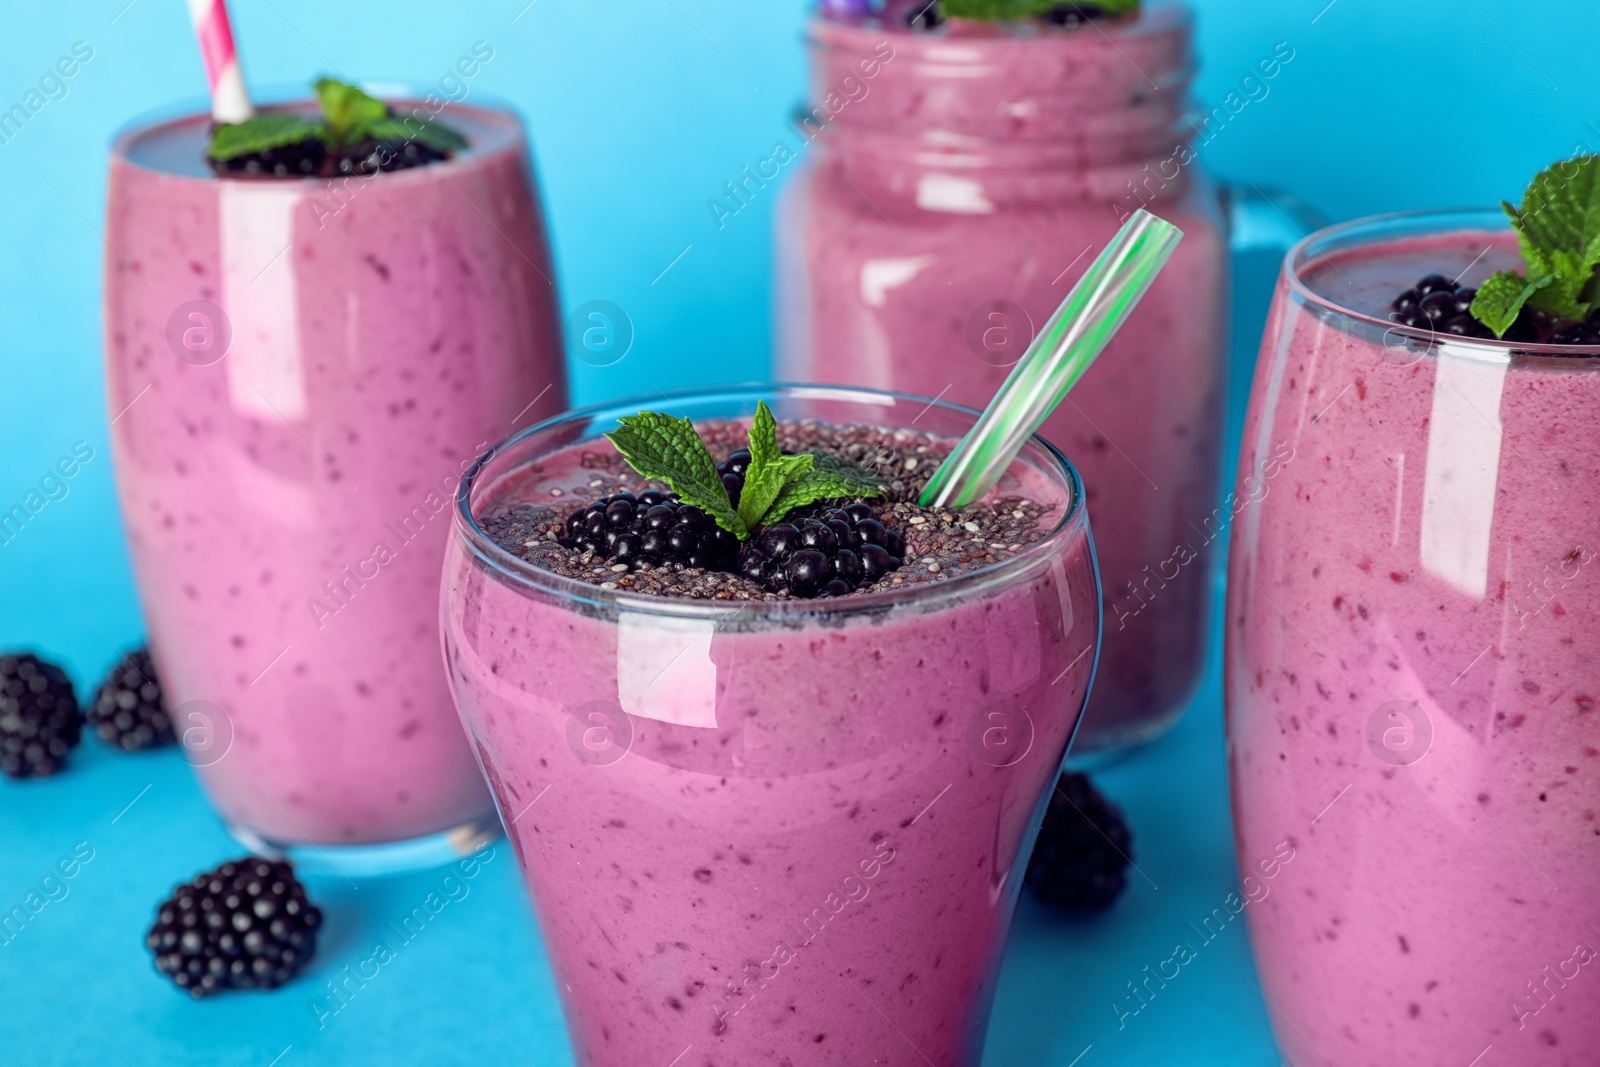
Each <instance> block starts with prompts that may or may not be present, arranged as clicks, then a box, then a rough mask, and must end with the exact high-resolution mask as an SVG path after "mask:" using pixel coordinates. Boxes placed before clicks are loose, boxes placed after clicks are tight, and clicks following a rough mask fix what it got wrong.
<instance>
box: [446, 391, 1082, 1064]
mask: <svg viewBox="0 0 1600 1067" xmlns="http://www.w3.org/2000/svg"><path fill="white" fill-rule="evenodd" d="M768 401H770V404H771V406H770V408H768V407H767V402H768ZM644 404H645V405H646V406H652V407H659V408H660V409H661V411H660V412H659V413H645V412H641V413H639V414H637V415H636V414H634V413H635V412H637V411H638V408H639V405H638V404H626V403H623V404H616V405H613V406H608V407H602V408H591V409H588V410H584V411H579V412H575V413H572V414H569V415H564V416H561V417H559V418H557V419H554V420H551V421H549V422H546V423H544V424H542V425H540V426H536V427H534V428H532V429H531V430H527V431H524V432H523V433H521V434H519V435H517V436H516V437H513V438H511V439H510V440H508V441H506V442H504V443H502V444H501V445H499V446H497V447H496V448H495V449H494V450H492V451H491V452H490V453H489V454H487V455H486V456H485V457H484V459H483V460H482V461H481V462H480V463H479V464H478V465H477V466H476V467H474V468H473V470H472V471H471V472H470V473H469V474H468V476H467V478H466V479H465V481H464V482H463V485H462V489H461V493H460V496H459V498H458V500H457V512H456V515H455V535H454V540H453V543H452V547H451V549H450V554H449V558H448V561H447V563H446V567H445V579H444V586H443V616H444V624H443V627H444V634H445V654H446V659H447V662H448V665H449V672H450V677H451V680H452V683H453V685H454V689H455V695H456V699H457V701H458V703H459V706H460V711H461V715H462V718H463V720H464V721H465V723H466V725H467V729H468V732H469V733H470V734H471V736H472V739H473V741H474V743H475V744H476V746H477V752H478V756H479V758H480V759H481V761H482V763H483V766H484V769H485V771H486V772H487V774H488V777H489V780H490V782H491V783H492V785H493V788H494V793H495V797H496V799H497V800H498V802H499V805H500V811H501V813H502V816H503V817H504V820H505V822H506V825H507V827H508V832H509V834H510V837H511V840H512V842H513V844H514V845H515V847H516V850H517V855H518V858H519V860H520V861H521V864H522V869H523V873H524V875H525V877H526V879H527V882H528V886H529V889H530V891H531V894H532V896H533V900H534V904H535V907H536V910H537V912H538V916H539V921H540V924H541V928H542V931H543V934H544V940H545V945H546V946H547V949H548V952H549V955H550V958H551V963H552V965H553V967H554V969H555V972H556V976H557V986H558V988H559V989H560V990H561V996H562V1001H563V1004H564V1007H565V1011H566V1015H567V1022H568V1030H569V1034H570V1037H571V1039H572V1042H573V1044H574V1046H575V1050H576V1058H577V1061H578V1062H580V1063H586V1064H595V1065H600V1067H624V1065H626V1067H635V1065H637V1064H643V1063H662V1064H666V1063H671V1062H674V1058H675V1057H677V1058H678V1061H679V1062H682V1063H686V1064H687V1063H693V1064H697V1065H699V1064H754V1063H781V1062H793V1063H808V1064H850V1065H855V1064H862V1063H882V1064H902V1065H912V1064H921V1063H929V1062H931V1063H939V1064H975V1063H977V1062H978V1056H979V1050H980V1049H981V1047H982V1039H983V1033H984V1026H985V1022H986V1019H987V1016H988V1010H989V1004H990V1000H991V998H992V994H993V989H994V980H995V974H996V966H997V963H998V960H999V952H1000V949H1001V947H1002V945H1003V942H1004V935H1005V932H1006V929H1007V927H1008V926H1009V923H1010V918H1011V914H1012V911H1013V909H1014V907H1015V904H1016V900H1017V893H1018V890H1019V888H1020V886H1021V881H1022V878H1021V875H1022V869H1023V867H1024V866H1025V865H1026V863H1027V857H1028V853H1029V851H1030V848H1031V845H1032V841H1033V835H1034V834H1035V833H1036V832H1037V829H1038V825H1039V820H1040V818H1041V816H1042V813H1043V810H1044V809H1043V805H1044V802H1045V801H1046V800H1047V799H1048V797H1049V793H1050V788H1051V785H1052V784H1053V783H1054V782H1055V779H1056V775H1057V773H1058V771H1059V768H1060V764H1061V760H1062V757H1063V754H1064V752H1065V751H1066V747H1067V744H1068V741H1069V740H1070V738H1071V736H1072V732H1073V729H1074V727H1075V725H1076V723H1077V721H1078V717H1079V713H1080V711H1081V709H1082V706H1083V702H1084V698H1085V695H1086V693H1087V691H1088V687H1089V681H1090V677H1091V675H1092V673H1093V670H1094V666H1093V664H1094V658H1095V657H1094V654H1093V649H1094V646H1095V643H1096V640H1097V633H1098V623H1099V601H1098V595H1097V589H1096V582H1095V573H1094V563H1093V555H1092V548H1091V547H1090V541H1089V530H1088V523H1087V518H1086V515H1085V510H1084V506H1083V497H1082V489H1081V485H1080V483H1079V482H1078V479H1077V475H1076V474H1075V473H1074V472H1073V470H1072V468H1071V467H1070V466H1069V465H1068V464H1067V462H1066V460H1065V459H1064V457H1063V456H1062V455H1061V454H1060V453H1059V452H1058V451H1056V450H1055V449H1054V448H1053V447H1051V446H1050V445H1048V444H1046V443H1044V442H1043V441H1042V440H1040V439H1038V438H1034V439H1032V440H1031V441H1029V442H1028V443H1027V444H1026V446H1025V447H1023V448H1022V451H1021V452H1020V454H1018V455H1017V457H1016V458H1015V459H1014V460H1011V461H1010V463H1009V465H1007V466H1006V467H1005V468H1004V471H1003V476H1002V477H1001V478H1000V480H999V482H998V484H996V485H995V486H994V488H993V489H992V490H990V491H988V492H986V493H985V494H984V495H983V496H982V497H981V498H980V499H978V500H977V501H976V502H975V503H972V504H970V505H968V506H965V507H962V508H960V509H952V508H946V507H924V506H922V505H921V504H920V503H918V499H919V496H918V495H919V493H920V492H921V490H922V489H923V487H924V486H925V484H926V483H927V482H928V480H929V477H930V475H932V474H933V473H934V471H935V468H938V467H939V466H940V464H941V462H942V461H943V460H944V459H945V457H946V456H947V455H948V454H949V453H950V451H951V449H952V447H953V446H954V445H955V443H956V442H957V441H958V440H959V439H960V438H961V437H962V435H963V434H965V433H966V432H967V431H968V430H969V429H971V427H972V426H973V424H974V415H973V413H972V412H970V411H966V410H964V409H960V408H956V407H953V406H950V405H947V404H944V403H941V402H937V401H932V400H929V399H926V398H922V397H910V396H904V395H898V394H891V393H881V392H874V391H870V390H858V389H843V388H837V387H826V388H825V387H802V386H787V387H774V388H772V389H768V390H765V391H759V390H749V389H739V390H729V391H724V392H709V393H679V394H673V395H662V396H655V397H651V398H649V399H647V400H646V401H644ZM658 428H659V429H663V430H671V431H673V432H674V433H676V434H678V435H679V437H680V438H681V440H680V441H679V442H678V444H677V445H674V446H672V448H669V449H665V450H662V449H657V450H656V451H654V452H652V449H651V447H650V445H649V442H648V441H647V440H645V437H646V435H647V433H654V432H655V431H656V429H658ZM763 435H765V436H763ZM763 441H764V442H765V444H764V445H763ZM747 442H748V444H747ZM669 454H676V455H677V456H679V457H692V456H693V455H695V454H698V455H699V456H700V457H701V458H700V459H699V461H698V464H699V469H700V471H701V475H700V476H698V477H693V478H690V482H691V483H696V482H697V483H698V485H699V487H700V489H704V488H705V487H707V486H710V487H711V488H712V490H713V494H714V493H715V492H718V491H721V490H722V489H724V488H725V489H726V490H727V494H728V495H727V497H726V498H723V499H722V501H721V504H720V505H719V506H713V502H712V501H710V500H709V499H708V494H704V493H701V495H695V496H691V495H690V493H689V491H688V486H686V483H685V482H684V480H683V478H684V477H685V476H687V475H688V474H689V473H690V472H691V468H692V467H693V466H694V464H693V463H692V462H691V460H690V459H682V460H681V462H673V463H671V464H668V465H667V466H662V467H657V466H653V465H651V464H650V463H648V462H644V459H648V458H650V457H651V456H655V457H656V458H658V459H662V457H666V456H668V455H669ZM662 462H663V463H665V462H666V461H665V459H662ZM795 465H799V466H808V467H810V470H809V472H804V473H801V474H799V475H793V477H795V478H797V481H793V482H785V483H784V484H783V488H782V489H781V490H773V489H772V488H771V483H770V478H771V477H772V472H774V471H778V472H780V474H779V477H780V479H781V478H784V477H790V476H791V475H790V474H787V473H782V472H784V471H787V470H790V469H791V468H792V467H793V466H795ZM669 467H670V469H671V470H672V471H674V472H675V473H676V475H677V476H678V477H677V478H676V480H673V481H672V482H670V485H671V486H672V487H674V489H675V490H679V491H682V492H681V495H680V493H679V492H678V491H671V492H669V491H668V486H669V483H668V482H665V481H662V480H660V479H659V478H657V477H655V475H659V474H662V473H663V472H664V471H666V470H667V469H668V468H669ZM647 474H648V475H651V477H646V475H647ZM807 478H821V479H823V481H822V483H821V484H822V487H821V488H820V489H819V488H812V489H810V490H808V491H806V492H804V493H801V494H798V495H797V494H796V493H795V492H794V487H795V486H796V485H797V484H803V483H805V481H806V479H807ZM762 485H767V486H768V489H767V490H765V491H763V490H761V489H760V486H762ZM700 489H697V492H699V491H700ZM819 493H820V494H822V495H823V496H824V497H826V498H827V499H821V498H819V497H818V494H819ZM757 494H763V495H761V497H760V499H759V500H757V499H754V497H755V496H756V495H757ZM774 494H776V495H774ZM691 500H692V501H694V502H692V503H691ZM730 502H731V505H730ZM791 505H792V506H791ZM730 506H731V507H732V508H733V509H736V510H733V511H730V510H728V509H729V508H730ZM719 507H720V510H719ZM740 512H743V513H744V516H743V518H744V519H749V520H752V521H751V525H749V526H748V527H746V526H738V528H739V529H740V530H742V531H744V532H745V533H747V534H748V535H749V536H748V537H747V538H745V537H738V536H736V535H735V534H733V533H730V532H729V530H728V529H727V528H726V527H725V526H724V525H722V524H723V523H727V524H728V525H729V526H734V525H737V523H736V522H735V521H734V520H740V518H741V516H740V514H739V513H740ZM719 514H720V515H722V518H717V515H719ZM762 515H765V521H759V519H760V517H761V516H762ZM730 516H731V519H730ZM757 522H759V524H757Z"/></svg>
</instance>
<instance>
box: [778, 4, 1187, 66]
mask: <svg viewBox="0 0 1600 1067" xmlns="http://www.w3.org/2000/svg"><path fill="white" fill-rule="evenodd" d="M1020 21H1023V22H1026V21H1029V20H1020ZM1194 24H1195V11H1194V7H1193V5H1192V4H1190V3H1188V2H1187V0H1157V2H1155V3H1151V4H1140V5H1139V11H1138V17H1137V18H1132V19H1127V20H1120V21H1117V22H1115V23H1113V24H1112V25H1109V26H1097V27H1095V28H1096V29H1098V30H1099V31H1100V35H1101V36H1103V37H1105V38H1106V39H1108V40H1113V41H1114V40H1117V39H1119V38H1121V39H1126V38H1130V37H1141V36H1153V35H1157V34H1162V33H1173V32H1176V31H1179V30H1185V29H1187V30H1193V28H1194ZM998 25H1004V23H1000V24H998ZM824 28H827V29H835V28H836V29H838V30H841V31H844V32H847V33H859V32H863V31H871V32H873V33H877V34H890V35H892V36H893V37H895V38H896V39H897V40H898V39H900V38H905V39H908V40H913V41H915V42H917V44H918V46H919V47H928V48H934V49H940V48H954V47H957V46H960V45H966V44H973V43H977V42H984V43H988V42H992V41H1006V42H1017V43H1018V44H1026V43H1030V42H1035V41H1058V40H1061V39H1071V38H1070V37H1069V34H1070V32H1071V31H1067V30H1061V31H1059V32H1057V31H1054V30H1052V31H1046V32H1041V33H1032V34H1015V33H1003V32H996V33H993V34H963V35H961V36H958V37H951V36H949V35H948V34H941V33H926V32H916V31H913V30H910V29H907V28H905V27H900V26H889V25H886V24H885V23H884V20H883V16H882V14H881V13H879V14H873V15H865V16H857V17H855V18H838V17H834V16H830V15H828V14H826V13H825V12H823V11H822V10H821V8H820V7H814V8H813V9H812V11H811V13H810V14H809V15H808V16H807V17H806V27H805V30H804V34H803V35H804V38H805V42H806V44H807V45H810V46H815V45H818V44H822V43H824V42H822V41H821V40H820V34H819V31H821V30H823V29H824ZM1076 28H1077V29H1081V28H1082V27H1076ZM940 58H942V59H943V58H953V57H947V56H941V57H940Z"/></svg>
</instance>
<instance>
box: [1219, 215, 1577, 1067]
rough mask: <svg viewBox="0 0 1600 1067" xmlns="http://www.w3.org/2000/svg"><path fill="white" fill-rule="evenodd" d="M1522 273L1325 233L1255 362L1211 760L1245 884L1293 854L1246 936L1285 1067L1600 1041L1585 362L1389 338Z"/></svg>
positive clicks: (1549, 1066) (1488, 1055)
mask: <svg viewBox="0 0 1600 1067" xmlns="http://www.w3.org/2000/svg"><path fill="white" fill-rule="evenodd" d="M1513 267H1516V268H1520V262H1519V261H1518V257H1517V251H1516V245H1515V242H1514V241H1513V239H1512V235H1511V234H1510V232H1509V231H1508V230H1507V229H1506V228H1505V220H1504V218H1503V217H1501V216H1500V215H1499V214H1498V213H1488V212H1483V213H1437V214H1421V215H1410V216H1390V217H1388V218H1386V219H1378V220H1370V221H1367V222H1361V223H1352V224H1349V225H1347V226H1342V227H1336V228H1334V229H1333V230H1329V231H1324V232H1323V233H1322V234H1318V235H1314V236H1313V237H1312V238H1309V239H1308V240H1307V242H1305V243H1304V244H1303V245H1302V246H1300V247H1299V248H1297V250H1296V251H1295V253H1293V254H1292V255H1291V259H1290V262H1289V263H1288V264H1287V265H1286V268H1285V273H1284V276H1283V279H1282V281H1281V283H1280V287H1279V290H1278V294H1277V300H1276V303H1275V305H1274V308H1273V312H1272V317H1271V320H1270V322H1269V324H1268V327H1267V333H1266V337H1265V339H1264V341H1263V344H1262V350H1261V360H1260V363H1259V365H1258V368H1257V372H1256V379H1255V388H1254V393H1253V395H1252V398H1251V407H1250V414H1249V419H1248V422H1247V424H1246V427H1245V434H1244V447H1243V454H1242V455H1241V457H1240V481H1241V484H1244V483H1245V482H1246V479H1252V480H1253V481H1254V483H1255V484H1256V485H1257V486H1258V487H1259V491H1258V492H1257V493H1255V494H1253V499H1252V503H1251V504H1250V505H1249V507H1248V508H1247V509H1246V510H1245V511H1244V512H1243V513H1242V514H1241V515H1240V516H1239V517H1238V518H1237V520H1236V521H1235V524H1234V534H1233V543H1232V553H1231V556H1230V572H1231V573H1230V575H1229V594H1228V614H1227V700H1228V738H1229V762H1230V768H1231V772H1232V784H1233V799H1234V812H1235V833H1236V841H1237V846H1238V853H1239V862H1240V865H1241V867H1248V866H1250V865H1253V864H1254V863H1256V862H1257V861H1258V860H1260V859H1263V858H1267V857H1270V856H1271V855H1272V852H1273V848H1274V845H1275V844H1276V843H1277V842H1280V841H1283V840H1285V839H1287V840H1288V841H1289V842H1290V844H1291V845H1292V846H1293V847H1294V849H1295V861H1294V868H1293V872H1292V873H1291V874H1289V875H1288V876H1287V877H1289V878H1291V879H1293V882H1294V884H1293V885H1292V886H1284V887H1281V888H1280V889H1279V891H1278V892H1275V893H1273V894H1272V896H1271V897H1270V898H1269V899H1267V900H1266V901H1264V902H1263V903H1261V904H1259V905H1257V906H1256V907H1254V908H1251V909H1250V934H1251V942H1252V944H1253V946H1254V949H1255V955H1256V961H1257V964H1258V967H1259V970H1260V973H1261V988H1262V991H1263V992H1264V994H1265V995H1266V997H1267V999H1268V1000H1269V1001H1270V1003H1271V1004H1272V1006H1273V1024H1274V1026H1275V1028H1276V1030H1277V1036H1278V1040H1279V1044H1280V1046H1281V1047H1282V1048H1283V1050H1284V1052H1285V1053H1286V1055H1287V1057H1288V1059H1289V1061H1290V1062H1291V1063H1293V1064H1295V1065H1296V1067H1311V1065H1318V1064H1334V1065H1337V1067H1346V1065H1349V1067H1367V1065H1379V1064H1395V1063H1408V1064H1411V1063H1414V1064H1468V1063H1473V1062H1477V1063H1480V1064H1482V1065H1485V1067H1492V1065H1495V1064H1518V1065H1528V1067H1556V1065H1577V1064H1592V1063H1594V1062H1595V1048H1596V1047H1597V1045H1600V1014H1597V1013H1596V1012H1595V1010H1594V1009H1595V1005H1596V1003H1597V1002H1600V962H1597V955H1596V950H1597V949H1600V929H1597V928H1596V924H1597V923H1600V822H1597V819H1596V815H1597V812H1600V718H1597V716H1600V710H1597V709H1596V701H1597V700H1600V657H1597V655H1596V650H1595V635H1596V634H1597V633H1600V577H1597V576H1596V571H1595V569H1594V565H1593V563H1594V560H1595V559H1596V557H1597V552H1600V527H1597V518H1600V428H1597V424H1596V421H1595V418H1594V413H1595V411H1596V410H1597V408H1600V350H1596V349H1583V348H1575V347H1554V346H1513V345H1510V344H1506V343H1502V342H1498V341H1467V340H1465V339H1461V338H1449V339H1447V340H1446V339H1444V335H1432V334H1429V333H1426V332H1421V331H1416V330H1410V329H1399V328H1396V329H1390V328H1388V324H1387V323H1386V322H1385V321H1384V320H1385V316H1386V313H1387V311H1388V305H1389V302H1390V301H1391V300H1393V299H1394V298H1395V297H1396V296H1397V295H1398V294H1399V293H1400V292H1401V291H1403V290H1405V289H1407V288H1409V287H1410V286H1412V285H1415V284H1416V283H1417V280H1418V279H1419V278H1421V277H1423V276H1424V275H1426V274H1430V273H1439V274H1443V275H1444V276H1445V277H1447V278H1449V277H1456V276H1459V277H1460V279H1461V282H1462V284H1464V285H1474V284H1476V283H1477V282H1478V281H1481V280H1482V279H1483V278H1485V277H1487V276H1488V275H1489V274H1491V273H1493V272H1494V271H1496V270H1498V269H1505V268H1513ZM1441 341H1442V342H1443V343H1440V342H1441Z"/></svg>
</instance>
